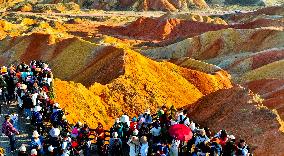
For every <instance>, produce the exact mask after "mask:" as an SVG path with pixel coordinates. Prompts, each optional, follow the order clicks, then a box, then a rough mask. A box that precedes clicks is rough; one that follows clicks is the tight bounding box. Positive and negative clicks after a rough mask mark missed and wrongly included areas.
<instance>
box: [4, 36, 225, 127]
mask: <svg viewBox="0 0 284 156" xmlns="http://www.w3.org/2000/svg"><path fill="white" fill-rule="evenodd" d="M50 38H51V36H50V35H47V34H39V33H37V34H33V35H31V36H24V37H19V38H14V39H7V40H3V41H2V43H5V45H8V46H6V47H5V46H4V47H3V46H2V47H0V49H6V50H4V51H2V50H1V57H2V59H1V61H2V63H3V64H8V63H12V62H19V61H26V62H28V61H30V60H33V59H37V60H38V59H42V60H45V61H48V62H49V63H50V66H51V68H52V69H53V72H54V76H55V77H57V78H60V79H62V80H68V81H72V80H73V81H75V82H77V83H82V84H83V85H85V86H83V85H81V84H75V83H69V82H65V81H61V80H56V81H55V93H56V97H57V98H56V101H58V102H59V103H60V104H61V106H62V107H63V108H64V109H66V111H67V112H69V113H70V114H69V115H68V116H67V118H68V119H69V120H70V121H71V122H73V123H74V122H76V121H77V120H80V121H86V122H88V123H89V124H90V125H91V126H92V127H93V126H95V125H96V123H97V122H98V121H100V120H101V119H103V121H102V122H103V124H104V125H108V126H109V122H110V120H109V119H108V118H105V116H109V117H110V118H112V117H116V116H117V115H121V114H122V113H123V112H126V113H128V114H129V115H131V116H133V115H135V114H138V113H141V112H142V111H144V110H145V109H146V108H151V110H152V111H155V110H156V108H157V107H159V106H161V105H163V104H166V105H168V106H170V105H175V106H176V107H178V108H179V107H182V106H185V105H187V104H191V103H193V102H195V101H196V100H198V99H199V98H200V97H202V96H204V95H207V94H210V93H211V92H214V91H216V90H219V89H223V88H229V87H231V82H230V79H229V75H228V74H227V73H226V72H225V71H216V73H214V74H206V73H204V72H200V71H197V70H192V69H188V68H182V67H179V66H177V65H174V64H172V63H169V62H155V61H153V60H151V59H148V58H146V57H144V56H142V55H140V54H138V53H136V52H134V51H132V50H130V49H128V48H127V47H124V46H123V45H121V46H119V45H117V46H110V45H106V44H96V43H92V42H89V41H85V40H82V39H78V38H76V37H75V38H67V39H54V42H50ZM7 49H8V50H7ZM96 82H99V83H96ZM88 87H89V88H88ZM79 108H80V111H77V110H79ZM80 114H82V115H80ZM87 114H90V115H89V116H88V115H87Z"/></svg>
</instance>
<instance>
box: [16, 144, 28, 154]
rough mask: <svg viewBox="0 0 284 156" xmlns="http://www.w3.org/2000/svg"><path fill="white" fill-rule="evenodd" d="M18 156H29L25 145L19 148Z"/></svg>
mask: <svg viewBox="0 0 284 156" xmlns="http://www.w3.org/2000/svg"><path fill="white" fill-rule="evenodd" d="M18 156H28V153H27V148H26V146H25V145H23V144H22V145H21V147H20V148H19V152H18Z"/></svg>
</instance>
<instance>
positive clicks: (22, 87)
mask: <svg viewBox="0 0 284 156" xmlns="http://www.w3.org/2000/svg"><path fill="white" fill-rule="evenodd" d="M27 88H28V86H27V85H25V84H21V87H20V89H23V90H25V89H27Z"/></svg>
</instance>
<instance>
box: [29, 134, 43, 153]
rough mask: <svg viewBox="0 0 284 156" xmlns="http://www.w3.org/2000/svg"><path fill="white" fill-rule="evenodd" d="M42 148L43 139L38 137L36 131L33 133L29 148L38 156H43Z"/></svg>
mask: <svg viewBox="0 0 284 156" xmlns="http://www.w3.org/2000/svg"><path fill="white" fill-rule="evenodd" d="M43 146H44V142H43V138H42V137H41V136H40V135H39V133H38V132H37V131H34V132H33V135H32V139H31V145H30V147H31V148H32V149H36V150H37V153H38V155H44V150H43Z"/></svg>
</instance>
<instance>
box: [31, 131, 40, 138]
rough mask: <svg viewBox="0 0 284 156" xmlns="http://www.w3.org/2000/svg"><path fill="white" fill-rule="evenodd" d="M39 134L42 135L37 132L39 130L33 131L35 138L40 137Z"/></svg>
mask: <svg viewBox="0 0 284 156" xmlns="http://www.w3.org/2000/svg"><path fill="white" fill-rule="evenodd" d="M39 136H40V135H39V134H38V132H37V131H34V132H33V136H32V137H33V138H35V137H39Z"/></svg>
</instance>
